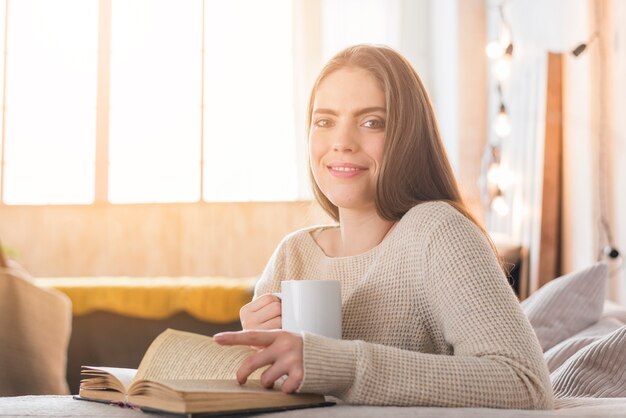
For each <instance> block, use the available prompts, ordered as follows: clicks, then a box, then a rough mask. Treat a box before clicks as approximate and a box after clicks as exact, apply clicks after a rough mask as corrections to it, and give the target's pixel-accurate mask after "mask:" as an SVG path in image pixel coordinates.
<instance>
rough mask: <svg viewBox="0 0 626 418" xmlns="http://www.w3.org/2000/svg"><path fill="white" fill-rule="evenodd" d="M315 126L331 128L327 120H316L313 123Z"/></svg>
mask: <svg viewBox="0 0 626 418" xmlns="http://www.w3.org/2000/svg"><path fill="white" fill-rule="evenodd" d="M315 126H317V127H319V128H327V127H329V126H331V121H330V120H328V119H318V120H316V121H315Z"/></svg>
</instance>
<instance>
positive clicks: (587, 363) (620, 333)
mask: <svg viewBox="0 0 626 418" xmlns="http://www.w3.org/2000/svg"><path fill="white" fill-rule="evenodd" d="M550 380H551V381H552V387H553V389H554V396H555V397H558V398H563V397H592V398H612V397H623V396H626V325H625V326H623V327H621V328H619V329H617V330H616V331H613V332H612V333H610V334H609V335H607V336H605V337H604V338H602V339H600V340H598V341H596V342H594V343H592V344H589V345H588V346H586V347H584V348H582V349H581V350H579V351H578V352H577V353H576V354H574V355H573V356H572V357H570V358H569V359H568V360H567V361H565V363H563V365H562V366H561V367H559V368H558V369H556V370H555V371H554V372H553V373H552V374H551V375H550Z"/></svg>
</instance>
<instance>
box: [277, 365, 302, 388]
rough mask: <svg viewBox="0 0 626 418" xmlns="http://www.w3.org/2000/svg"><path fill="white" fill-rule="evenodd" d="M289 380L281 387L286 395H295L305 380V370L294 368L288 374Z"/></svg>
mask: <svg viewBox="0 0 626 418" xmlns="http://www.w3.org/2000/svg"><path fill="white" fill-rule="evenodd" d="M288 376H289V377H287V380H285V381H284V382H283V385H282V386H281V387H280V390H282V391H283V392H284V393H293V392H295V391H296V390H298V388H299V387H300V385H301V384H302V379H303V378H304V370H302V368H292V369H291V370H290V371H289V373H288Z"/></svg>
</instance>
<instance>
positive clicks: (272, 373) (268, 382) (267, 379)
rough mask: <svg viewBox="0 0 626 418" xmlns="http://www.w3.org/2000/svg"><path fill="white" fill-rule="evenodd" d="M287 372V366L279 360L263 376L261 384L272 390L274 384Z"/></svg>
mask: <svg viewBox="0 0 626 418" xmlns="http://www.w3.org/2000/svg"><path fill="white" fill-rule="evenodd" d="M287 372H288V370H287V368H286V367H285V365H284V364H283V363H282V362H281V361H280V360H278V361H277V362H276V363H274V364H272V366H271V367H269V368H268V369H267V370H265V371H264V372H263V373H262V374H261V384H262V385H263V386H264V387H266V388H268V389H269V388H272V387H273V386H274V383H275V382H276V381H277V380H278V379H280V378H281V377H282V376H285V375H286V374H287Z"/></svg>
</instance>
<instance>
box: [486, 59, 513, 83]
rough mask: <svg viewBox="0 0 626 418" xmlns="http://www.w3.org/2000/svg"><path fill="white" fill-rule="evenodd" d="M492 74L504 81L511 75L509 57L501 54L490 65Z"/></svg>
mask: <svg viewBox="0 0 626 418" xmlns="http://www.w3.org/2000/svg"><path fill="white" fill-rule="evenodd" d="M491 71H492V73H493V76H494V77H495V78H496V79H497V80H499V81H506V80H508V79H509V77H510V76H511V58H510V57H508V56H502V57H501V58H498V59H497V60H496V61H495V62H494V64H493V67H492V70H491Z"/></svg>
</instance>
